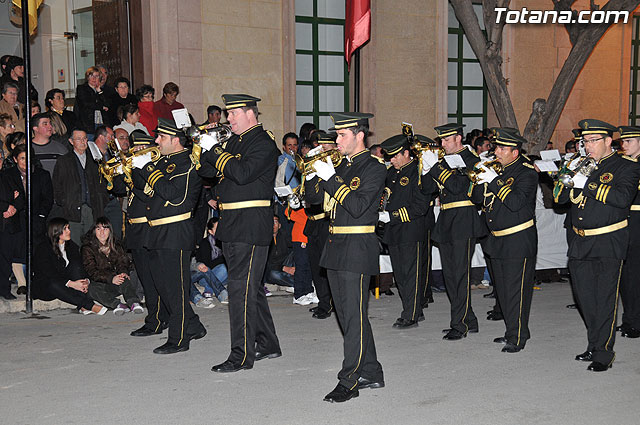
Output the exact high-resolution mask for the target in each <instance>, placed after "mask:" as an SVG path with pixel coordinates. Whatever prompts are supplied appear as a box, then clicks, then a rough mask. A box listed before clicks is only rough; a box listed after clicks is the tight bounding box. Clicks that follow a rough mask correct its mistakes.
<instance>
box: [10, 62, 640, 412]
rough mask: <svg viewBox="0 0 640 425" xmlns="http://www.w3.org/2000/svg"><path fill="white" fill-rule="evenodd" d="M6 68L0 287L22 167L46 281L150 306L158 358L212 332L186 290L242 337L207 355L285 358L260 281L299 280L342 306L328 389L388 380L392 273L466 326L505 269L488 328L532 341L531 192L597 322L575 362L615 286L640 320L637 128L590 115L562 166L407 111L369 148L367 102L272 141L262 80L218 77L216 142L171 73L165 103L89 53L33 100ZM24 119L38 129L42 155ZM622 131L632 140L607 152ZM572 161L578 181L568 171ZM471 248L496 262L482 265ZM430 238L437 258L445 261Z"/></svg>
mask: <svg viewBox="0 0 640 425" xmlns="http://www.w3.org/2000/svg"><path fill="white" fill-rule="evenodd" d="M0 64H1V65H2V72H3V76H2V100H0V138H1V139H2V149H0V151H1V155H2V157H1V158H0V161H1V169H2V171H1V174H0V209H1V210H2V212H3V217H2V225H1V228H0V250H1V252H0V272H1V273H2V276H0V296H2V297H4V298H5V299H15V298H16V296H15V295H13V293H12V292H11V282H10V279H11V278H13V279H15V280H16V281H17V283H18V289H17V294H18V295H23V294H25V293H26V286H25V284H26V278H25V275H24V263H25V257H26V244H25V231H26V222H27V214H26V176H27V174H29V175H30V178H31V182H32V184H31V192H32V217H33V240H34V244H35V246H36V248H35V255H34V257H33V258H34V261H33V280H32V282H33V284H32V287H31V291H32V295H33V297H34V298H36V299H42V300H53V299H59V300H62V301H65V302H67V303H70V304H72V305H74V306H76V307H77V310H78V311H79V312H81V313H82V314H84V315H90V314H97V315H103V314H105V313H106V312H107V311H109V310H111V311H113V313H114V314H116V315H122V314H125V313H127V312H131V313H134V314H144V313H145V308H146V316H145V321H144V325H143V326H142V327H141V328H139V329H136V330H134V331H133V332H131V335H132V336H136V337H144V336H149V335H155V334H160V333H162V332H163V331H164V330H165V329H167V328H168V339H167V342H166V343H165V344H163V345H162V346H160V347H158V348H156V349H155V350H154V352H155V353H157V354H171V353H177V352H181V351H186V350H188V349H189V344H190V342H191V341H193V340H197V339H200V338H202V337H204V336H205V335H206V329H205V327H204V326H203V325H202V323H201V322H200V320H199V317H198V315H197V314H196V313H195V312H194V310H193V307H192V305H193V306H196V307H199V308H205V309H206V308H212V307H214V306H215V305H216V301H217V302H218V303H221V304H227V305H228V308H229V314H230V332H231V351H230V355H229V357H228V359H227V360H226V361H224V362H223V363H220V364H218V365H215V366H214V367H213V368H212V370H213V371H214V372H221V373H224V372H236V371H238V370H242V369H251V368H252V367H253V363H254V362H255V361H259V360H262V359H268V358H277V357H280V356H281V355H282V351H281V349H280V345H279V341H278V338H277V336H276V330H275V326H274V324H273V320H272V317H271V313H270V311H269V306H268V303H267V297H268V296H270V295H271V292H270V290H269V288H268V285H278V286H279V287H283V288H284V289H285V290H286V291H288V292H289V293H292V294H293V295H292V302H293V304H295V305H300V306H310V305H312V304H315V305H314V306H312V307H311V308H310V312H311V313H312V317H313V318H316V319H326V318H328V317H331V316H332V314H334V313H335V315H336V316H337V318H338V322H339V323H340V325H341V328H342V331H343V335H344V340H345V342H344V362H343V367H342V369H341V370H340V372H339V374H338V379H339V383H338V385H337V386H336V388H335V389H334V390H333V391H332V392H330V393H329V394H327V396H326V397H325V400H327V401H331V402H342V401H347V400H349V399H350V398H353V397H356V396H358V390H359V389H364V388H382V387H384V385H385V384H384V378H383V371H382V365H381V364H380V363H379V362H378V361H377V356H376V350H375V343H374V337H373V332H372V330H371V326H370V324H369V321H368V318H367V301H368V297H369V294H370V290H372V289H373V288H374V287H376V286H377V285H379V286H380V287H381V288H380V289H381V292H382V293H385V294H388V295H393V292H392V291H391V289H390V288H389V286H390V285H389V282H394V283H395V286H396V287H397V291H398V294H399V296H400V298H401V301H402V310H401V313H400V315H399V317H398V319H397V320H396V321H395V323H393V324H392V326H393V327H394V328H397V329H409V328H415V327H417V326H418V325H419V322H421V321H422V320H425V315H424V312H423V309H425V308H427V307H428V304H429V303H431V302H433V296H432V291H446V293H447V295H448V298H449V301H450V304H451V310H450V322H449V326H448V328H447V329H445V330H444V331H443V332H444V336H443V339H444V340H447V341H456V340H461V339H463V338H465V337H466V336H467V334H468V333H469V332H472V333H474V332H478V331H479V321H478V318H477V316H476V315H475V313H474V311H473V308H472V305H471V292H470V289H472V286H474V285H475V286H478V287H479V286H486V285H487V283H488V282H491V284H492V285H493V287H494V290H493V292H492V293H491V294H487V296H491V297H494V298H495V299H496V303H495V306H494V308H493V309H492V310H491V311H489V312H488V315H487V319H489V320H503V321H504V323H505V334H504V336H501V337H498V338H496V339H495V340H494V342H496V343H499V344H503V345H504V347H503V348H502V351H503V352H506V353H517V352H519V351H521V350H522V349H524V348H525V345H526V343H527V341H528V340H529V339H530V333H529V329H528V319H529V312H530V308H531V300H532V293H533V285H534V282H535V281H536V275H535V274H536V270H535V264H536V255H537V249H538V248H537V230H536V216H535V209H536V206H537V205H543V206H545V207H548V208H562V207H560V205H561V204H565V207H564V210H563V211H564V212H567V220H566V222H565V225H566V228H567V240H568V244H569V252H568V257H569V270H570V272H571V273H570V275H571V277H572V282H573V284H574V286H573V288H574V293H575V297H576V301H577V302H576V307H577V308H579V309H580V311H581V313H582V315H583V317H584V320H585V324H586V327H587V331H588V333H589V343H588V346H587V350H586V351H585V352H584V353H582V354H579V355H578V356H576V359H577V360H582V361H590V362H591V364H590V365H589V370H593V371H605V370H607V369H608V368H609V367H611V363H612V362H613V358H614V352H613V341H614V329H615V325H616V313H617V307H616V306H617V294H618V285H617V283H618V282H619V283H620V288H621V290H622V299H623V303H624V305H625V315H624V316H623V323H622V325H621V326H620V327H619V329H618V330H620V331H621V333H622V335H623V336H627V337H631V338H637V337H640V321H639V320H638V316H640V315H639V314H638V311H637V310H639V308H638V306H637V304H640V302H639V300H640V296H639V295H638V290H637V289H636V288H635V286H634V285H633V284H632V280H633V276H634V273H635V267H636V266H634V265H632V264H631V263H630V262H624V259H625V258H627V257H628V255H632V254H629V253H632V252H633V253H634V252H635V251H634V250H636V249H638V248H637V247H636V246H637V241H635V234H636V233H634V231H635V230H636V226H637V225H638V224H637V223H636V220H637V218H636V217H635V216H634V213H633V212H634V211H638V210H640V207H638V206H637V205H636V204H639V203H640V199H636V198H638V196H637V193H638V181H639V179H640V171H639V170H640V168H639V167H637V160H636V159H635V158H637V156H638V154H640V129H637V128H635V127H620V128H616V127H614V126H611V125H610V124H607V123H604V122H602V121H598V120H582V121H580V123H579V128H577V129H576V130H575V131H574V134H575V136H576V137H575V139H574V140H571V141H568V142H567V143H566V144H565V146H564V151H565V152H564V154H565V161H564V162H563V163H559V165H560V166H561V169H560V170H559V171H558V172H556V173H555V176H552V175H551V174H549V173H542V172H540V169H539V168H538V166H537V165H536V162H535V160H536V158H535V157H528V156H526V155H525V151H524V149H523V145H524V144H525V143H526V140H525V139H524V138H523V137H522V136H521V135H520V134H519V132H518V131H517V130H515V129H509V128H492V129H483V130H480V129H473V130H472V131H470V132H468V133H467V134H466V135H465V132H464V126H463V125H461V124H457V123H449V124H445V125H441V126H438V127H435V134H436V137H434V138H433V139H431V138H429V137H426V136H423V135H419V134H414V133H413V128H412V127H411V126H406V125H405V126H403V128H402V134H398V135H395V136H393V137H390V138H388V139H386V140H385V141H384V142H382V143H381V144H379V145H373V146H370V147H368V148H367V135H368V131H369V123H368V120H369V119H370V118H371V117H372V115H371V114H365V113H347V112H345V113H332V114H331V117H332V119H333V122H334V128H332V129H328V130H327V131H323V130H320V129H317V128H316V127H315V126H314V125H313V124H312V123H306V124H304V125H302V127H301V128H300V129H299V134H296V133H295V132H290V133H287V134H285V135H284V137H283V138H282V143H281V144H282V147H281V149H278V146H277V143H276V142H275V139H274V137H273V135H272V134H271V133H269V132H267V131H266V130H265V129H263V128H262V125H261V124H260V123H259V121H258V107H257V104H258V102H259V101H260V99H259V98H256V97H253V96H250V95H244V94H225V95H222V100H223V103H224V110H223V109H222V108H221V107H219V106H216V105H211V106H209V107H208V108H207V119H206V121H204V123H203V124H202V125H201V126H200V130H204V129H205V128H206V129H210V128H215V127H218V126H220V125H221V120H222V119H223V117H224V118H226V120H227V121H228V125H229V127H230V130H231V133H232V135H231V136H229V137H228V138H225V139H224V140H219V139H216V138H213V137H210V138H209V139H212V140H214V142H211V141H210V140H209V139H206V140H205V139H204V138H202V139H200V138H198V137H196V138H195V139H194V136H193V135H191V136H188V134H190V132H188V131H186V129H185V128H179V127H178V126H177V124H176V122H175V121H174V118H173V115H172V111H174V110H176V109H182V108H183V105H182V104H181V103H179V102H178V101H177V96H178V95H179V87H178V86H177V85H176V84H174V83H171V82H170V83H167V84H165V85H164V87H163V91H162V92H163V93H162V98H161V99H160V100H158V101H154V94H155V90H154V89H153V87H151V86H149V85H142V86H141V87H140V88H138V89H137V90H136V91H135V95H133V94H132V93H131V91H132V88H131V87H130V83H129V81H128V80H127V79H126V78H124V77H119V78H116V79H115V80H114V81H113V85H109V84H108V82H109V78H108V73H107V70H106V69H105V68H104V67H102V66H95V67H90V68H89V69H87V71H86V73H85V83H83V84H81V85H79V86H78V87H77V89H76V96H75V103H74V104H73V105H67V104H66V101H65V93H64V91H62V90H60V89H57V88H53V89H51V90H49V91H48V92H47V93H46V96H45V98H44V106H45V108H46V111H45V112H41V111H40V107H39V105H38V104H37V100H38V93H37V92H36V91H35V89H33V88H31V93H30V98H31V99H32V100H34V101H35V103H32V104H31V105H29V108H28V109H27V108H26V106H25V105H24V104H23V102H24V99H25V93H23V91H24V75H23V74H24V66H23V63H22V61H21V59H20V58H16V57H13V56H9V57H3V58H1V59H0ZM21 99H22V100H23V101H22V102H21ZM70 106H72V108H70V109H68V107H70ZM26 113H30V114H31V115H30V125H29V126H30V128H29V129H25V114H26ZM191 124H192V126H196V123H195V120H194V119H193V117H191ZM225 125H226V124H225ZM25 131H30V132H31V137H32V149H33V151H32V158H33V161H32V169H31V170H27V165H26V151H27V146H26V144H25V139H26V138H25ZM205 132H206V130H205ZM615 132H619V133H620V135H621V137H620V139H619V140H618V141H616V142H614V140H613V137H612V136H613V134H614V133H615ZM205 142H206V143H205ZM615 143H618V149H619V150H620V152H624V153H626V154H627V155H628V156H622V155H617V154H615V153H616V149H615V146H616V145H615ZM196 144H197V145H198V149H195V148H192V145H193V146H195V145H196ZM547 148H548V149H552V148H553V145H550V146H547ZM152 152H156V153H157V154H158V155H157V157H156V158H153V159H152ZM576 152H578V153H576ZM580 155H582V156H580ZM576 158H577V159H579V160H580V161H581V162H576V161H574V160H576ZM114 161H115V162H114ZM572 161H573V162H572ZM590 162H591V163H593V164H592V165H593V166H592V167H590V168H588V167H587V165H585V164H587V163H590ZM109 164H116V165H118V167H113V168H109V167H110V165H109ZM571 164H573V165H571ZM572 166H573V168H571V167H572ZM108 170H110V171H108ZM563 173H564V176H565V177H567V178H568V179H569V180H567V179H564V180H562V179H560V180H558V179H557V177H558V174H561V175H562V174H563ZM552 174H553V173H552ZM554 177H555V178H554ZM569 181H570V184H569V183H568V182H569ZM436 207H437V211H436V209H435V208H436ZM630 235H631V237H630ZM629 239H631V242H630V243H629V242H628V241H629ZM476 243H480V244H481V245H482V248H483V252H484V256H485V260H486V262H487V267H486V269H484V268H482V269H480V270H477V271H475V272H474V270H473V269H472V267H471V257H472V255H473V250H474V249H475V245H476ZM433 244H437V246H438V248H439V250H440V253H441V258H442V271H441V272H436V271H433V270H431V268H432V266H431V250H432V245H433ZM381 252H385V253H387V254H388V255H389V256H390V259H391V265H392V268H393V275H392V277H390V276H387V279H384V277H383V275H380V268H379V255H380V253H381ZM594 276H595V277H597V279H593V277H594ZM385 280H386V281H387V284H386V286H385V287H384V288H383V287H382V286H383V281H385ZM474 280H475V281H476V282H477V283H476V284H473V282H474ZM636 286H637V285H636ZM143 306H144V307H143Z"/></svg>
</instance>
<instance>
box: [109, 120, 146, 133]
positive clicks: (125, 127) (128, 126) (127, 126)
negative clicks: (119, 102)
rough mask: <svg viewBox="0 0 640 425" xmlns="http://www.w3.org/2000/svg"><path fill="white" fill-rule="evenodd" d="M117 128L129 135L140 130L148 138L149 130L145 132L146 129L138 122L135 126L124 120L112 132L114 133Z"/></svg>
mask: <svg viewBox="0 0 640 425" xmlns="http://www.w3.org/2000/svg"><path fill="white" fill-rule="evenodd" d="M119 128H122V129H123V130H125V131H126V132H127V133H129V134H131V133H133V130H142V131H144V133H145V134H146V135H147V136H150V134H149V130H147V127H145V126H144V125H142V124H141V123H140V122H137V123H136V124H135V125H133V124H130V123H128V122H126V121H125V120H122V122H121V123H120V124H118V125H116V126H114V127H113V131H116V130H117V129H119Z"/></svg>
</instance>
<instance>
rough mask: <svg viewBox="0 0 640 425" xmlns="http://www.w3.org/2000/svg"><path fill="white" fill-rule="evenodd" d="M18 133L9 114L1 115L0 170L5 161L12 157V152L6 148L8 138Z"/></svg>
mask: <svg viewBox="0 0 640 425" xmlns="http://www.w3.org/2000/svg"><path fill="white" fill-rule="evenodd" d="M15 131H16V126H15V125H14V124H13V120H12V119H11V117H10V116H9V115H7V114H0V143H2V145H1V146H0V168H2V164H3V163H4V160H5V159H7V158H8V157H9V156H10V155H11V151H10V150H9V149H8V148H7V146H6V144H5V143H6V141H7V136H8V135H9V134H12V133H14V132H15Z"/></svg>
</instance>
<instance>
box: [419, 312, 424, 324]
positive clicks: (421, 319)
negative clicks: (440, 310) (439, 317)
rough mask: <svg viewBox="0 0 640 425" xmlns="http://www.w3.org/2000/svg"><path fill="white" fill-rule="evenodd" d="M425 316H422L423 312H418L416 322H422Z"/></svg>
mask: <svg viewBox="0 0 640 425" xmlns="http://www.w3.org/2000/svg"><path fill="white" fill-rule="evenodd" d="M424 321H425V318H424V313H420V316H418V322H424Z"/></svg>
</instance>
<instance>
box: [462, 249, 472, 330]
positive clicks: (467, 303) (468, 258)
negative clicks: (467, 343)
mask: <svg viewBox="0 0 640 425" xmlns="http://www.w3.org/2000/svg"><path fill="white" fill-rule="evenodd" d="M470 252H471V239H467V302H466V304H465V307H464V316H462V324H464V327H465V328H466V329H467V330H466V331H465V334H466V333H467V332H469V325H467V322H466V320H467V314H468V313H469V297H470V296H471V293H470V291H469V284H470V279H471V267H470V264H471V253H470Z"/></svg>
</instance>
